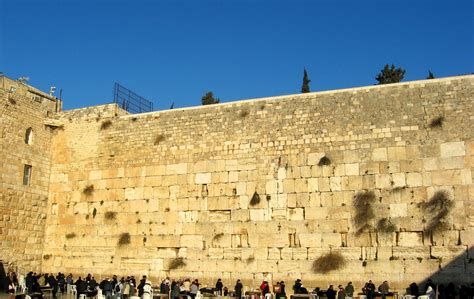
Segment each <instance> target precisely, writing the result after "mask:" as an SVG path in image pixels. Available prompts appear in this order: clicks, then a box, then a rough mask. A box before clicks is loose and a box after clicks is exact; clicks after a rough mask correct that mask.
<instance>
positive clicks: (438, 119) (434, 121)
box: [430, 116, 444, 129]
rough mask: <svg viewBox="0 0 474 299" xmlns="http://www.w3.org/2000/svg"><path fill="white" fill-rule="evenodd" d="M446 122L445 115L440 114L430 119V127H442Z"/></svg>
mask: <svg viewBox="0 0 474 299" xmlns="http://www.w3.org/2000/svg"><path fill="white" fill-rule="evenodd" d="M443 122H444V117H443V116H438V117H436V118H433V119H432V120H431V121H430V128H432V129H433V128H441V127H442V126H443Z"/></svg>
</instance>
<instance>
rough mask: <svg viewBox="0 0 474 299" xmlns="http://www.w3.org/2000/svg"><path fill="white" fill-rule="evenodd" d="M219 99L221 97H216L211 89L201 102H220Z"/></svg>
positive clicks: (204, 103)
mask: <svg viewBox="0 0 474 299" xmlns="http://www.w3.org/2000/svg"><path fill="white" fill-rule="evenodd" d="M219 101H220V100H219V99H216V98H214V94H213V93H212V91H209V92H208V93H206V94H205V95H204V96H203V97H202V98H201V102H202V104H203V105H211V104H218V103H219Z"/></svg>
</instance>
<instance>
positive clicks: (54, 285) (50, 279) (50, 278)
mask: <svg viewBox="0 0 474 299" xmlns="http://www.w3.org/2000/svg"><path fill="white" fill-rule="evenodd" d="M47 283H48V284H49V286H50V287H51V288H52V289H53V291H52V293H53V298H56V294H57V292H58V288H59V286H58V281H57V280H56V278H54V275H53V274H52V273H51V275H49V276H48V280H47Z"/></svg>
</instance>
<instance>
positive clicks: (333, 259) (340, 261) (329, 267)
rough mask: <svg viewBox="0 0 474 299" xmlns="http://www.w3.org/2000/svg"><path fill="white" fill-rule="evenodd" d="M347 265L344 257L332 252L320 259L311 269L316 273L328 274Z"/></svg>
mask: <svg viewBox="0 0 474 299" xmlns="http://www.w3.org/2000/svg"><path fill="white" fill-rule="evenodd" d="M345 264H346V260H345V259H344V257H343V256H342V255H341V254H340V253H338V252H330V253H328V254H325V255H322V256H320V257H318V258H317V259H316V260H315V261H314V262H313V265H312V267H311V269H312V270H313V272H314V273H317V274H318V273H321V274H326V273H328V272H331V271H334V270H338V269H341V268H342V267H344V265H345Z"/></svg>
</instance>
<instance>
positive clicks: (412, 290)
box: [409, 282, 420, 298]
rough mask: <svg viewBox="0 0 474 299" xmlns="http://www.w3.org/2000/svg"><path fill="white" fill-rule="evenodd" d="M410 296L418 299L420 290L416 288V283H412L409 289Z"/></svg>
mask: <svg viewBox="0 0 474 299" xmlns="http://www.w3.org/2000/svg"><path fill="white" fill-rule="evenodd" d="M409 291H410V295H412V296H415V298H418V296H420V289H419V288H418V285H417V284H416V282H412V283H411V284H410V287H409Z"/></svg>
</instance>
